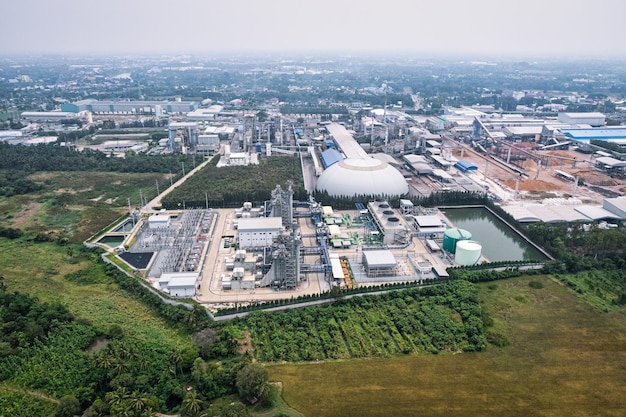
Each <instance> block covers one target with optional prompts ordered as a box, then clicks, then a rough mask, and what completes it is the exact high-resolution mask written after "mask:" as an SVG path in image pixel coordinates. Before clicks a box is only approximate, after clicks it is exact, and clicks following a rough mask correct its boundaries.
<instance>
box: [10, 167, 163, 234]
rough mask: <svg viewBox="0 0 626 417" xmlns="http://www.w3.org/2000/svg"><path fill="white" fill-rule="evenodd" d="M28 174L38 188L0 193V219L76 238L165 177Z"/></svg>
mask: <svg viewBox="0 0 626 417" xmlns="http://www.w3.org/2000/svg"><path fill="white" fill-rule="evenodd" d="M29 179H30V180H32V181H34V182H36V183H38V184H40V185H42V186H43V187H44V188H43V190H42V191H40V192H38V193H33V194H28V195H16V196H12V197H9V198H6V197H4V198H0V221H2V222H3V223H4V225H5V226H9V227H15V228H21V229H22V230H24V231H25V232H26V233H30V234H33V235H36V234H38V233H44V234H47V235H49V236H52V237H54V238H58V237H64V238H67V239H69V240H70V241H72V242H75V243H80V242H83V241H84V240H86V239H87V238H89V237H90V236H92V235H93V234H94V233H96V232H98V231H99V230H100V229H102V228H103V227H105V226H107V225H109V224H111V223H112V222H114V221H115V220H116V219H118V218H119V216H120V215H121V214H123V213H128V202H129V201H130V204H131V206H132V207H135V206H138V205H139V204H140V194H139V190H142V191H141V192H142V196H143V197H146V198H147V199H152V198H154V197H155V196H156V182H157V181H158V182H159V184H160V185H159V190H160V191H163V190H164V189H166V188H167V187H168V186H169V185H170V182H169V180H167V179H166V177H165V175H164V174H158V173H118V172H43V173H37V174H32V175H30V176H29Z"/></svg>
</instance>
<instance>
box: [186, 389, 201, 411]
mask: <svg viewBox="0 0 626 417" xmlns="http://www.w3.org/2000/svg"><path fill="white" fill-rule="evenodd" d="M201 408H202V400H201V399H200V398H198V394H197V393H196V392H195V391H193V390H192V391H189V392H187V394H186V395H185V399H184V400H183V405H182V409H183V415H184V416H193V417H195V416H197V415H198V413H200V409H201Z"/></svg>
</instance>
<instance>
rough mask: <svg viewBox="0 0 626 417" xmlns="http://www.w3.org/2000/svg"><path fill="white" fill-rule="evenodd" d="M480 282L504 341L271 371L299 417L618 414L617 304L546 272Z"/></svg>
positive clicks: (623, 345)
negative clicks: (477, 348)
mask: <svg viewBox="0 0 626 417" xmlns="http://www.w3.org/2000/svg"><path fill="white" fill-rule="evenodd" d="M530 281H537V282H540V283H541V284H543V288H531V287H530V286H529V285H528V284H529V282H530ZM479 288H480V293H479V294H480V298H481V301H482V305H483V308H484V309H487V310H488V311H489V312H490V314H491V317H492V318H493V319H494V325H493V327H492V329H496V330H497V331H501V332H504V333H505V335H506V336H507V337H508V339H509V340H510V345H509V346H507V347H505V348H497V347H495V346H493V345H489V347H488V348H487V351H486V352H483V353H458V354H451V353H445V354H439V355H410V356H399V357H395V358H388V359H369V360H366V359H357V360H348V361H332V362H322V363H301V364H297V365H293V364H290V365H273V366H270V367H269V370H270V379H271V380H274V381H281V382H282V383H283V386H284V398H285V400H286V401H287V403H289V405H290V406H292V407H293V408H295V409H297V410H298V411H300V412H302V413H303V414H305V415H306V416H307V417H324V416H346V417H349V416H381V417H382V416H392V415H399V416H485V415H493V416H505V415H506V416H564V415H568V416H598V415H602V416H623V415H624V410H625V409H626V365H625V363H626V321H625V320H624V319H625V318H626V317H625V316H626V314H625V312H624V309H621V310H620V311H618V312H612V313H603V312H599V311H598V310H597V309H593V308H592V307H590V306H589V305H588V304H585V303H584V302H583V301H582V300H580V299H579V298H577V297H576V296H575V295H574V294H573V293H572V291H571V290H570V289H568V288H567V287H565V286H564V285H562V284H561V283H559V282H556V281H555V280H553V279H551V278H549V277H532V278H527V277H522V278H514V279H510V280H505V281H498V282H496V283H490V284H480V285H479Z"/></svg>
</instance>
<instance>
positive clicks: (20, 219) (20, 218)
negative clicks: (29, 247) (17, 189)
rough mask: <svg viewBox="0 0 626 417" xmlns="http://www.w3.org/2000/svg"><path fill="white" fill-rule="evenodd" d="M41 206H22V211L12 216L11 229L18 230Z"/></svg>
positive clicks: (33, 204)
mask: <svg viewBox="0 0 626 417" xmlns="http://www.w3.org/2000/svg"><path fill="white" fill-rule="evenodd" d="M41 206H42V204H41V203H29V204H27V205H25V206H22V210H20V211H19V212H18V213H15V214H14V215H13V221H12V227H14V228H17V229H19V228H21V227H22V226H24V225H25V224H26V223H27V222H28V221H29V220H30V218H31V217H32V216H33V215H35V213H37V211H39V209H40V208H41Z"/></svg>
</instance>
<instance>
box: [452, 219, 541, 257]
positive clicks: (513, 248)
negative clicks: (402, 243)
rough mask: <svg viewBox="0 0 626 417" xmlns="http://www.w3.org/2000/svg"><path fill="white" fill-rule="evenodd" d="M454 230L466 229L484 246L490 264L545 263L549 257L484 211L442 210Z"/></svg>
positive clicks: (484, 254)
mask: <svg viewBox="0 0 626 417" xmlns="http://www.w3.org/2000/svg"><path fill="white" fill-rule="evenodd" d="M442 213H444V214H445V216H446V217H447V218H448V219H449V220H450V223H452V224H451V226H453V227H458V228H460V229H465V230H467V231H469V232H470V233H471V234H472V240H474V241H476V242H478V243H480V244H481V245H482V248H483V249H482V253H483V256H484V257H485V258H487V259H488V260H489V261H492V262H495V261H521V260H525V261H544V260H546V257H545V256H544V255H543V254H542V253H541V252H539V251H538V250H537V249H535V247H534V246H532V245H531V244H529V243H528V242H526V240H524V238H522V237H521V236H520V235H519V234H518V233H517V232H515V231H514V230H512V229H511V228H510V227H509V226H507V225H506V224H505V223H503V222H502V221H501V220H500V219H498V218H497V217H496V216H494V215H493V214H491V212H489V211H488V210H486V209H484V208H453V209H445V210H442Z"/></svg>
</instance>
